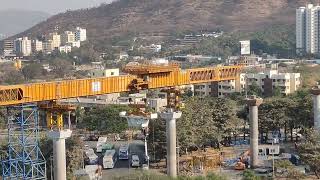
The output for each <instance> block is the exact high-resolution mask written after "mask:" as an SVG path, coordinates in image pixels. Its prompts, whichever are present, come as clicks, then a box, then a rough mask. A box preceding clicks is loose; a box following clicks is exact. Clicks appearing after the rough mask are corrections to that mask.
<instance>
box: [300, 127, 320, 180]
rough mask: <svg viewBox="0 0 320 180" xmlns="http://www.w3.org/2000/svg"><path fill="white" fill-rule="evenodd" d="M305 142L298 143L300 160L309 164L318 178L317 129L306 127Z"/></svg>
mask: <svg viewBox="0 0 320 180" xmlns="http://www.w3.org/2000/svg"><path fill="white" fill-rule="evenodd" d="M304 135H305V142H303V143H300V144H299V145H298V153H299V155H300V157H301V160H302V161H303V162H304V163H305V164H307V165H309V166H310V169H311V170H312V171H313V172H314V173H315V175H316V176H317V178H318V179H320V144H319V142H320V134H319V132H318V131H317V130H314V129H306V131H305V134H304Z"/></svg>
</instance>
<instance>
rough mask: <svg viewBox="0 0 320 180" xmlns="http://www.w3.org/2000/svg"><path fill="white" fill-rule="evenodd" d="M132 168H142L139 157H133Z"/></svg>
mask: <svg viewBox="0 0 320 180" xmlns="http://www.w3.org/2000/svg"><path fill="white" fill-rule="evenodd" d="M131 166H132V167H139V166H140V160H139V156H138V155H132V156H131Z"/></svg>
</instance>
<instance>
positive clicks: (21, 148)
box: [0, 63, 242, 179]
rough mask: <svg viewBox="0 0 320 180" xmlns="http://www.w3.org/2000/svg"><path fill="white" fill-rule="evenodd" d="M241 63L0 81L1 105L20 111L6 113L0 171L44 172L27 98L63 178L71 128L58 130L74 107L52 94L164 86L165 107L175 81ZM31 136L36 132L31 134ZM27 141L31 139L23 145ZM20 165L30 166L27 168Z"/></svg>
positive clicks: (215, 75) (234, 74)
mask: <svg viewBox="0 0 320 180" xmlns="http://www.w3.org/2000/svg"><path fill="white" fill-rule="evenodd" d="M241 68H242V66H241V65H234V66H216V67H206V68H195V69H186V70H182V69H180V67H179V64H175V63H169V64H166V65H157V64H128V65H127V66H125V67H124V69H123V70H124V72H126V73H127V75H120V76H114V77H101V78H88V79H76V80H63V81H53V82H44V83H32V84H19V85H11V86H0V106H7V107H14V106H17V105H18V106H19V105H20V107H18V108H16V109H14V111H17V110H18V111H20V113H18V114H16V115H11V116H8V129H9V146H8V147H9V151H8V152H9V160H8V161H4V162H2V164H3V167H4V168H3V169H4V170H3V173H2V176H3V177H4V179H12V178H17V177H18V179H19V178H21V179H28V178H31V179H43V177H45V175H44V174H45V173H43V169H45V168H40V165H45V160H44V158H43V156H42V157H40V155H39V154H41V152H40V151H39V150H37V149H39V148H38V142H37V141H38V140H37V135H38V131H39V129H38V120H37V112H36V108H34V106H32V107H30V106H28V104H30V103H31V104H36V105H37V106H38V107H39V108H41V109H43V110H45V111H46V112H47V126H48V128H49V129H51V131H49V133H48V134H49V136H50V137H52V138H53V139H54V141H53V144H54V146H53V152H54V153H53V154H54V163H55V168H54V169H55V173H54V174H55V179H56V178H57V179H65V177H66V172H65V168H63V167H65V166H66V165H65V162H66V159H65V158H66V157H65V139H66V138H68V137H70V136H71V132H72V131H70V128H69V129H67V130H63V124H64V123H63V116H62V114H63V113H64V112H69V113H70V111H72V110H74V107H72V106H69V105H61V104H58V103H57V102H56V101H57V100H60V99H67V98H75V97H85V96H92V95H101V94H110V93H119V92H137V91H139V90H144V89H156V88H168V90H167V92H168V94H170V96H169V98H168V107H169V108H175V103H176V102H177V101H178V100H177V97H176V96H177V95H178V94H179V92H177V91H175V90H174V87H176V86H181V85H190V84H199V83H209V82H215V81H224V80H233V79H236V78H239V73H240V71H241ZM25 105H26V106H27V109H29V110H30V109H31V110H32V111H31V113H29V115H26V114H27V111H24V107H25ZM14 111H13V112H14ZM69 116H70V114H69ZM32 117H33V118H32ZM30 119H31V120H32V123H29V122H31V121H30ZM69 120H70V119H69ZM27 122H28V123H27ZM69 127H70V122H69ZM17 130H19V131H21V133H20V134H19V135H18V136H19V138H18V139H17V138H16V137H17V136H16V135H15V134H14V133H15V132H16V131H17ZM25 132H29V134H33V135H34V136H30V135H25V134H26V133H25ZM10 133H11V135H10ZM30 137H36V138H33V139H30ZM28 138H29V139H30V140H28ZM11 140H12V141H17V142H18V146H13V145H10V143H12V141H11ZM34 140H36V141H34ZM27 143H29V144H30V145H28V146H27V145H26V144H27ZM12 144H15V143H12ZM31 146H32V147H34V148H32V149H27V147H31ZM35 149H36V150H35ZM29 154H33V155H32V156H31V155H29ZM31 158H33V159H31ZM17 164H20V165H21V164H23V166H24V168H22V169H21V168H20V166H17ZM58 167H60V168H58ZM25 170H30V171H28V172H26V171H25ZM30 173H31V174H30ZM32 173H34V174H32Z"/></svg>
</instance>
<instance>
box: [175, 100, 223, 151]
mask: <svg viewBox="0 0 320 180" xmlns="http://www.w3.org/2000/svg"><path fill="white" fill-rule="evenodd" d="M212 113H213V108H212V107H210V104H209V101H208V100H207V99H202V98H199V97H193V98H190V99H188V100H187V101H186V103H185V108H184V109H183V110H182V117H181V119H179V120H177V128H178V129H179V131H178V132H177V133H178V141H179V146H180V147H181V149H185V148H189V147H197V148H201V147H202V146H203V145H204V144H205V143H207V142H209V141H212V140H217V139H219V138H217V137H218V136H219V134H218V129H217V127H216V126H215V123H214V121H213V118H212Z"/></svg>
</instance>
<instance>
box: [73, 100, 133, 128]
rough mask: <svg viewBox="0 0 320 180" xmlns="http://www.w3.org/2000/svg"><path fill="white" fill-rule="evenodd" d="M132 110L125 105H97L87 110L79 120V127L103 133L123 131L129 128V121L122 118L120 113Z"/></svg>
mask: <svg viewBox="0 0 320 180" xmlns="http://www.w3.org/2000/svg"><path fill="white" fill-rule="evenodd" d="M130 110H131V109H130V108H129V107H128V106H123V105H109V106H106V107H96V108H93V109H91V110H89V111H87V112H85V115H84V117H83V118H82V119H80V120H79V121H80V122H79V127H82V128H87V129H88V130H90V131H93V130H97V131H100V132H102V133H121V132H122V131H124V130H126V129H127V127H128V122H127V120H126V119H125V118H121V117H120V116H119V113H120V112H121V111H130Z"/></svg>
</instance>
